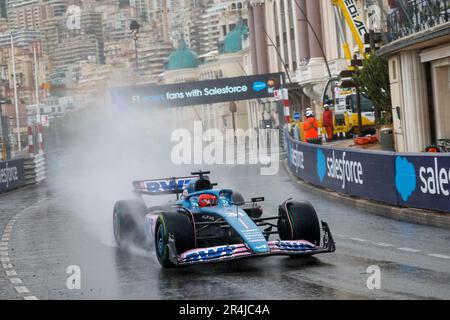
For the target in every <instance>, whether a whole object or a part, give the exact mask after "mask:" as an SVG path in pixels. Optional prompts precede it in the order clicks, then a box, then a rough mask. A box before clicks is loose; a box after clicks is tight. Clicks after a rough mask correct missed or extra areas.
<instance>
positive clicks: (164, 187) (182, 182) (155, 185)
mask: <svg viewBox="0 0 450 320" xmlns="http://www.w3.org/2000/svg"><path fill="white" fill-rule="evenodd" d="M191 181H192V179H177V180H176V181H175V180H174V179H168V180H153V181H144V182H143V187H144V188H145V189H147V190H148V191H149V192H164V191H174V190H184V189H185V188H186V187H187V185H188V184H189V183H190V182H191Z"/></svg>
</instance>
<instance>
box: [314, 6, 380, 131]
mask: <svg viewBox="0 0 450 320" xmlns="http://www.w3.org/2000/svg"><path fill="white" fill-rule="evenodd" d="M331 2H332V4H333V5H334V14H335V16H336V20H337V21H340V19H339V12H338V9H340V11H341V12H342V14H343V16H344V18H345V21H346V23H347V26H348V27H349V29H350V31H351V32H352V35H353V38H354V39H355V42H356V43H357V45H358V47H359V51H360V55H361V57H363V58H365V47H364V41H363V39H364V35H365V34H366V33H368V31H367V28H366V25H365V23H364V21H363V19H362V18H361V15H360V14H359V10H358V7H357V6H356V3H355V1H354V0H331ZM338 29H339V30H338V31H339V34H340V37H341V39H342V42H343V50H344V54H345V58H346V59H347V60H349V61H350V60H351V58H352V55H351V52H350V49H349V45H348V43H346V42H345V37H344V33H343V30H342V26H341V25H340V24H339V23H338ZM348 68H349V70H354V69H352V68H354V67H352V66H349V67H348ZM322 103H323V105H325V104H328V105H329V106H330V108H331V109H332V110H333V113H334V133H335V134H337V135H338V136H344V137H345V136H347V135H348V134H349V133H350V132H352V131H354V129H355V128H357V127H358V113H357V109H356V92H355V89H354V88H353V89H352V88H344V87H342V86H341V81H340V78H338V77H336V78H332V79H329V80H328V82H327V83H326V85H325V89H324V92H323V95H322ZM361 116H362V125H363V128H370V127H374V126H375V107H374V105H373V102H372V101H371V100H370V99H369V98H368V97H367V96H365V95H364V94H361Z"/></svg>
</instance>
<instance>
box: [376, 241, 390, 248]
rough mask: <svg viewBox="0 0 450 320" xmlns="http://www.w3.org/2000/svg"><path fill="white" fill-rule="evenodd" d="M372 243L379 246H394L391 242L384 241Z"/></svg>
mask: <svg viewBox="0 0 450 320" xmlns="http://www.w3.org/2000/svg"><path fill="white" fill-rule="evenodd" d="M374 244H376V245H377V246H380V247H393V246H394V245H393V244H390V243H384V242H375V243H374Z"/></svg>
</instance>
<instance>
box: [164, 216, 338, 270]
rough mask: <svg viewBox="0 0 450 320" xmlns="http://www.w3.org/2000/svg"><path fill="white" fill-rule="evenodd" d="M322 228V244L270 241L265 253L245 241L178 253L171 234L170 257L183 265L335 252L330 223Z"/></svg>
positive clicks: (178, 264)
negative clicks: (257, 250)
mask: <svg viewBox="0 0 450 320" xmlns="http://www.w3.org/2000/svg"><path fill="white" fill-rule="evenodd" d="M322 230H323V240H322V246H317V245H315V244H313V243H311V242H309V241H306V240H277V241H268V242H267V246H268V250H267V252H265V253H255V252H253V251H252V250H251V249H250V248H249V246H247V245H246V244H245V243H239V244H231V245H230V244H229V245H222V246H215V247H208V248H198V249H193V250H189V251H186V252H183V253H181V254H178V253H177V250H176V245H175V243H176V242H175V241H176V239H175V238H174V237H173V236H171V235H170V236H169V244H168V247H169V257H170V260H171V262H172V263H173V264H175V265H177V266H182V265H192V264H201V263H212V262H223V261H228V260H236V259H242V258H250V257H261V256H270V255H292V256H300V255H303V256H311V255H315V254H319V253H327V252H334V251H335V250H336V245H335V242H334V240H333V236H332V235H331V232H330V229H329V227H328V224H327V223H325V222H323V221H322Z"/></svg>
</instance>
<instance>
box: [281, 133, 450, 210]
mask: <svg viewBox="0 0 450 320" xmlns="http://www.w3.org/2000/svg"><path fill="white" fill-rule="evenodd" d="M286 137H287V141H288V143H287V146H288V149H289V152H288V161H289V167H290V169H291V170H292V171H293V172H294V173H295V175H296V176H297V177H299V178H301V179H303V180H305V181H308V182H310V183H312V184H315V185H317V186H321V187H324V188H327V189H331V190H334V191H336V192H340V193H345V194H348V195H350V196H358V197H361V198H365V199H370V200H376V201H380V202H384V203H388V204H391V205H397V206H404V207H416V208H423V209H430V210H438V211H444V212H450V156H449V155H445V154H401V153H394V152H382V151H376V152H373V151H367V150H357V149H354V148H331V147H327V146H318V145H313V144H308V143H303V142H299V141H296V140H294V139H292V138H291V137H290V136H289V135H288V134H287V133H286Z"/></svg>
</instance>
